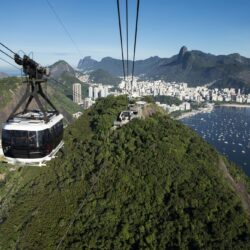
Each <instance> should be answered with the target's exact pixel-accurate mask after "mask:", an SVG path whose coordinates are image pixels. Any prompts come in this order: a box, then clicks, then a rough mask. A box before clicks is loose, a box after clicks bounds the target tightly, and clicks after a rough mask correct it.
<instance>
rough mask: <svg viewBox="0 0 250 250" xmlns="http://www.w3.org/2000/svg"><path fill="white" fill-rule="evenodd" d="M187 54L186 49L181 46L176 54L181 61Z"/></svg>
mask: <svg viewBox="0 0 250 250" xmlns="http://www.w3.org/2000/svg"><path fill="white" fill-rule="evenodd" d="M187 52H188V49H187V47H186V46H182V47H181V49H180V52H179V54H178V60H181V59H182V58H183V57H184V55H185V54H186V53H187Z"/></svg>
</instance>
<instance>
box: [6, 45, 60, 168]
mask: <svg viewBox="0 0 250 250" xmlns="http://www.w3.org/2000/svg"><path fill="white" fill-rule="evenodd" d="M10 51H11V50H10ZM11 52H12V51H11ZM12 53H14V52H12ZM14 60H15V62H16V63H17V64H19V65H22V67H23V72H24V73H25V74H26V75H27V82H26V83H27V89H26V92H25V94H24V96H23V97H22V98H21V100H20V101H19V103H18V104H17V106H16V107H15V108H14V110H13V111H12V113H11V114H10V116H9V117H8V119H7V121H6V122H5V123H4V124H3V127H2V148H3V153H4V156H5V159H6V161H7V162H8V163H11V164H20V165H40V166H41V165H43V164H44V162H46V161H49V160H51V158H53V157H54V155H55V154H56V153H57V152H58V150H59V149H60V148H61V147H62V146H63V141H62V139H63V115H62V114H60V113H59V112H58V111H57V109H56V107H55V106H54V105H53V104H52V102H51V101H50V100H49V98H48V97H47V96H46V95H45V93H44V92H43V89H42V85H41V83H42V82H45V81H46V80H47V79H46V76H48V75H49V73H48V69H47V68H44V67H41V66H40V65H39V64H38V63H36V62H35V61H34V60H32V59H31V58H29V57H28V56H26V55H25V56H24V57H23V58H21V57H20V56H19V55H18V54H14ZM39 97H40V98H41V97H42V99H43V100H45V102H46V103H47V104H49V106H50V110H48V109H47V108H46V107H45V106H44V105H43V104H42V102H41V100H40V98H39ZM33 99H34V100H35V101H36V103H37V105H38V107H39V109H38V110H29V109H28V108H29V106H30V104H31V101H32V100H33ZM22 105H24V109H23V110H21V111H20V112H18V110H20V109H21V107H22Z"/></svg>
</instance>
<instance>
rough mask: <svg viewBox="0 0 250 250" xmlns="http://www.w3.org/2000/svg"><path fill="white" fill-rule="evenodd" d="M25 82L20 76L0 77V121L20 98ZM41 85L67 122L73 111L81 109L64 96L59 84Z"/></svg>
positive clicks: (70, 118) (69, 120) (70, 119)
mask: <svg viewBox="0 0 250 250" xmlns="http://www.w3.org/2000/svg"><path fill="white" fill-rule="evenodd" d="M25 84H26V83H22V81H21V78H17V77H8V78H4V79H0V121H4V120H5V119H6V118H7V115H8V114H9V113H10V112H11V111H12V108H13V105H16V104H17V102H18V101H19V100H20V99H21V97H22V94H24V91H25V87H26V86H25ZM43 86H44V91H45V93H47V95H48V96H49V97H50V99H51V100H52V102H53V103H54V105H55V106H56V107H57V108H58V110H59V111H60V112H61V113H62V114H63V115H64V117H65V119H66V121H67V122H71V121H72V114H73V113H76V112H77V111H81V110H82V108H81V107H79V106H78V105H77V104H75V103H74V102H73V101H72V100H70V99H69V98H68V97H67V96H65V94H64V93H63V91H62V90H61V88H60V86H57V85H55V84H52V83H48V85H47V87H46V85H45V84H43ZM42 102H43V100H42ZM3 108H6V110H5V112H2V110H3Z"/></svg>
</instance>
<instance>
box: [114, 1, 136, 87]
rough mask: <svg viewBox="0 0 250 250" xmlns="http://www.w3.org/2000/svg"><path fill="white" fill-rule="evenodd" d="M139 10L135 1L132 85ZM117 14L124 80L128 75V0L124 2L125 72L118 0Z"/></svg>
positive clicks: (118, 2)
mask: <svg viewBox="0 0 250 250" xmlns="http://www.w3.org/2000/svg"><path fill="white" fill-rule="evenodd" d="M139 9H140V0H137V7H136V23H135V36H134V49H133V61H132V73H131V75H132V80H131V83H132V84H133V80H134V73H135V54H136V43H137V33H138V19H139ZM117 12H118V21H119V31H120V43H121V54H122V64H123V75H124V80H125V79H126V76H127V77H128V75H129V46H128V35H129V34H128V33H129V32H128V0H126V46H127V58H126V70H125V60H124V53H123V38H122V28H121V14H120V0H117Z"/></svg>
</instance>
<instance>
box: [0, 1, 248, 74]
mask: <svg viewBox="0 0 250 250" xmlns="http://www.w3.org/2000/svg"><path fill="white" fill-rule="evenodd" d="M121 2H122V6H121V11H123V12H122V13H123V15H122V16H123V17H124V14H125V6H124V3H125V1H121ZM123 2H124V3H123ZM49 3H50V4H51V5H52V7H53V8H54V9H55V11H56V13H57V14H58V16H59V18H60V19H61V20H62V22H63V25H64V26H65V27H66V29H67V30H68V32H69V33H70V36H71V37H72V40H73V42H72V40H71V39H70V37H69V36H68V35H67V34H66V32H65V30H64V29H63V27H62V25H61V24H60V22H59V21H58V19H57V18H56V16H55V15H54V14H53V11H52V10H51V9H50V7H49V4H48V3H47V0H38V1H35V2H34V1H31V0H24V1H17V0H10V1H8V2H3V3H2V4H1V17H0V20H1V23H2V24H3V28H2V29H1V35H2V36H1V42H3V43H4V44H6V45H7V46H9V47H10V48H11V49H13V50H14V51H20V50H23V51H24V52H25V53H27V54H29V53H30V52H31V51H32V52H33V53H34V59H35V60H37V61H38V62H39V63H41V64H42V65H50V64H52V63H54V62H56V61H58V60H60V59H62V60H65V61H67V62H69V63H70V64H71V65H72V66H74V67H75V66H76V65H77V63H78V61H79V59H81V58H82V57H84V56H91V57H92V58H94V59H97V60H100V59H101V58H103V57H106V56H111V57H114V58H118V59H120V58H121V55H120V44H119V32H118V20H117V10H116V1H114V0H107V1H100V0H88V1H84V2H83V1H80V0H76V1H74V2H72V1H68V2H66V1H63V2H62V1H59V0H50V1H49ZM249 7H250V2H249V1H247V0H239V1H237V2H236V1H235V2H233V1H230V2H229V1H226V0H220V1H215V0H211V1H207V2H201V1H199V0H191V1H189V2H187V1H184V0H178V1H164V0H158V1H150V0H144V1H141V9H140V19H139V30H138V43H137V53H136V59H145V58H148V57H151V56H159V57H171V56H173V55H175V54H177V53H178V52H179V49H180V48H181V46H183V45H185V46H187V47H188V49H189V50H201V51H203V52H206V53H211V54H215V55H218V54H231V53H239V54H241V55H242V56H245V57H250V43H249V41H250V33H249V32H248V30H249V27H250V16H249V13H248V10H249ZM135 9H136V6H135V1H129V11H130V20H129V22H130V23H129V25H130V33H129V39H130V44H131V46H130V47H131V50H130V51H132V40H133V34H134V23H135V20H134V19H135ZM27 10H28V11H27ZM10 13H12V16H11V18H10ZM38 13H39V14H38ZM123 21H124V19H123ZM124 31H125V29H123V32H124ZM124 34H125V33H124ZM74 43H75V44H74ZM76 47H77V48H76ZM79 50H80V53H79ZM131 56H132V53H131V55H130V57H131ZM1 58H4V59H6V60H8V61H10V59H9V58H6V57H4V56H2V55H1ZM10 62H11V61H10ZM13 69H14V68H12V67H11V66H9V65H8V64H6V63H4V62H2V61H0V71H4V72H8V71H10V70H11V71H12V70H13Z"/></svg>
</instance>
